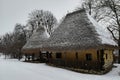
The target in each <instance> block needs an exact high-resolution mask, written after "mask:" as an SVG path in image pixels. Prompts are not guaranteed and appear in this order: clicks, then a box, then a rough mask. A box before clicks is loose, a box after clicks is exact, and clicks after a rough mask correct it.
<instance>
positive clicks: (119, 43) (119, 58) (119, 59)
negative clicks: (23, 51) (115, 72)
mask: <svg viewBox="0 0 120 80" xmlns="http://www.w3.org/2000/svg"><path fill="white" fill-rule="evenodd" d="M118 47H120V29H119V40H118ZM118 63H119V64H120V49H119V55H118Z"/></svg>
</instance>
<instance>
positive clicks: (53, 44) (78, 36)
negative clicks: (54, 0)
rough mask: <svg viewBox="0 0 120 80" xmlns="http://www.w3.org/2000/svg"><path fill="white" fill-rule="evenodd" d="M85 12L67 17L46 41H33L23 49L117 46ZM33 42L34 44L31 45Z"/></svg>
mask: <svg viewBox="0 0 120 80" xmlns="http://www.w3.org/2000/svg"><path fill="white" fill-rule="evenodd" d="M101 28H102V27H100V26H99V25H98V24H97V22H95V21H94V20H93V19H92V18H91V17H90V16H89V15H88V14H87V13H86V11H85V10H79V11H75V12H72V13H69V14H67V15H66V17H65V19H64V20H63V21H62V23H61V24H60V25H59V27H58V28H57V29H56V30H55V31H54V32H53V33H52V34H51V36H50V38H48V39H46V40H42V41H41V38H40V37H39V39H37V40H34V41H33V42H32V41H31V40H32V39H33V38H34V36H36V37H38V36H37V35H36V34H37V33H35V34H34V35H33V36H32V37H31V40H30V41H28V42H29V44H28V45H27V46H26V45H25V46H24V47H23V49H32V48H39V49H40V50H80V49H88V48H96V47H99V46H103V45H107V46H109V45H110V46H111V45H116V43H115V42H114V41H113V40H112V39H110V35H109V34H108V33H106V32H105V31H104V30H102V29H101ZM31 42H32V43H33V44H31Z"/></svg>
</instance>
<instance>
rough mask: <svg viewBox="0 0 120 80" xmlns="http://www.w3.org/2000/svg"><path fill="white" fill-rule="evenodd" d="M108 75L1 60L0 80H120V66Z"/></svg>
mask: <svg viewBox="0 0 120 80" xmlns="http://www.w3.org/2000/svg"><path fill="white" fill-rule="evenodd" d="M114 65H115V66H117V68H113V70H112V71H110V72H109V73H108V74H105V75H94V74H82V73H77V72H73V71H69V70H66V69H61V68H56V67H51V66H47V65H46V64H43V63H25V62H20V61H18V60H15V59H6V60H5V59H3V57H1V58H0V80H120V65H118V64H114Z"/></svg>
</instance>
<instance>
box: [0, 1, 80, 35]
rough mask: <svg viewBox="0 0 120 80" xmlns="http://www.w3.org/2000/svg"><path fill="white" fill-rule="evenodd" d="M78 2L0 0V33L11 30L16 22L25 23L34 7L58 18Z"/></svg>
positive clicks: (73, 7)
mask: <svg viewBox="0 0 120 80" xmlns="http://www.w3.org/2000/svg"><path fill="white" fill-rule="evenodd" d="M80 4H81V0H0V35H3V34H5V33H6V32H12V31H13V29H14V25H15V24H16V23H21V24H26V22H27V19H28V13H30V12H31V11H33V10H34V9H43V10H49V11H51V12H52V13H53V14H54V16H55V17H56V18H57V19H58V20H59V19H60V18H62V16H64V15H65V14H66V13H67V12H68V11H71V10H73V9H75V8H76V7H77V6H78V5H80Z"/></svg>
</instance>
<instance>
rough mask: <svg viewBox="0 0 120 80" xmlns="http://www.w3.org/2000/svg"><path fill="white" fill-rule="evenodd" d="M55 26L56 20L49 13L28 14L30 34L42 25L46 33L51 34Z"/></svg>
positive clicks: (37, 11)
mask: <svg viewBox="0 0 120 80" xmlns="http://www.w3.org/2000/svg"><path fill="white" fill-rule="evenodd" d="M56 24H57V19H56V18H55V17H54V16H53V14H52V13H51V12H50V11H43V10H35V11H33V12H31V13H30V14H29V19H28V25H29V26H28V27H29V28H30V29H31V33H33V31H34V30H36V29H37V26H38V27H39V25H42V26H45V27H46V29H47V32H48V33H49V34H51V32H52V30H53V28H54V26H55V25H56Z"/></svg>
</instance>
